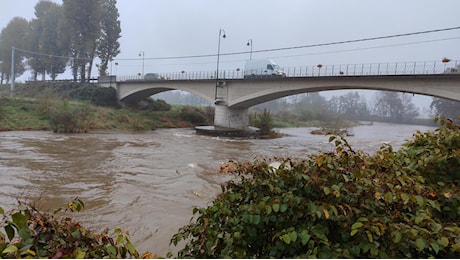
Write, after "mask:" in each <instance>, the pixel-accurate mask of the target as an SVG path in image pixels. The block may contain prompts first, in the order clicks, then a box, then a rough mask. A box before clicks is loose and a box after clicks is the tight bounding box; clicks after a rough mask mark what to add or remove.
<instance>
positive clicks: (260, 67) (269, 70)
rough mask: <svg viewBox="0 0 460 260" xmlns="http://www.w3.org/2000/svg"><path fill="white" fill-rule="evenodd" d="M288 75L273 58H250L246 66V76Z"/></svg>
mask: <svg viewBox="0 0 460 260" xmlns="http://www.w3.org/2000/svg"><path fill="white" fill-rule="evenodd" d="M260 77H264V78H266V77H286V73H285V72H284V71H283V70H282V69H281V67H280V66H279V65H278V64H276V63H275V62H274V61H273V60H270V59H265V60H248V61H246V64H245V66H244V78H260Z"/></svg>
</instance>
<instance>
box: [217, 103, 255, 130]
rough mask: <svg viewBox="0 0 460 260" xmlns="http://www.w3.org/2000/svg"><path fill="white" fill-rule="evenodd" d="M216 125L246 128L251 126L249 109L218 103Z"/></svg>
mask: <svg viewBox="0 0 460 260" xmlns="http://www.w3.org/2000/svg"><path fill="white" fill-rule="evenodd" d="M214 126H216V127H226V128H234V129H241V130H246V129H248V126H249V116H248V109H247V108H229V107H227V106H222V105H216V108H215V114H214Z"/></svg>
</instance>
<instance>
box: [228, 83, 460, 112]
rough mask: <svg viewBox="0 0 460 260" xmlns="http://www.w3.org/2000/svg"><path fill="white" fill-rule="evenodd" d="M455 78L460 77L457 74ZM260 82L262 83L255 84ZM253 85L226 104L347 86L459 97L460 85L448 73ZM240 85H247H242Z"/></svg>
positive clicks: (243, 104) (248, 104) (240, 105)
mask: <svg viewBox="0 0 460 260" xmlns="http://www.w3.org/2000/svg"><path fill="white" fill-rule="evenodd" d="M456 79H457V81H458V76H457V77H456ZM442 82H445V84H442ZM440 83H441V84H440ZM230 84H231V83H230ZM259 84H260V85H261V86H263V87H261V86H260V87H257V86H255V85H259ZM457 84H458V83H457ZM251 85H252V88H253V91H252V92H251V93H247V94H245V95H240V96H238V97H235V98H233V99H229V100H228V101H227V106H228V107H230V108H232V107H233V108H249V107H252V106H254V105H257V104H261V103H264V102H267V101H271V100H275V99H278V98H282V97H286V96H291V95H296V94H302V93H308V92H318V91H329V90H344V89H350V90H384V91H396V92H403V93H413V94H421V95H427V96H432V97H440V98H447V99H451V100H457V101H460V85H457V86H455V87H453V86H454V85H455V81H454V82H451V81H450V80H449V77H447V78H446V77H439V78H438V77H434V78H433V77H423V76H413V75H406V76H404V77H402V76H398V79H395V78H394V76H392V77H389V78H388V79H386V80H385V79H383V80H382V76H379V77H376V76H368V77H365V76H360V80H356V79H354V77H342V78H341V79H337V77H321V78H310V79H309V80H308V81H307V80H305V78H301V79H296V78H290V79H286V80H285V85H284V84H283V83H281V82H279V83H277V82H276V81H265V82H263V81H254V82H252V83H251ZM239 88H244V87H243V86H239ZM234 91H237V92H243V91H244V90H243V89H239V90H234Z"/></svg>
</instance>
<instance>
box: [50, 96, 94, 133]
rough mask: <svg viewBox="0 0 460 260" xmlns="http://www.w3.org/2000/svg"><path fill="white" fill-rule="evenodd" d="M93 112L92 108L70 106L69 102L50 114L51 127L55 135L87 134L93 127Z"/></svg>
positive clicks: (65, 101)
mask: <svg viewBox="0 0 460 260" xmlns="http://www.w3.org/2000/svg"><path fill="white" fill-rule="evenodd" d="M92 119H93V112H92V109H91V107H90V106H88V105H84V106H75V107H72V106H70V105H69V102H68V101H67V100H64V101H63V104H62V106H60V107H55V108H53V110H52V111H51V112H50V118H49V121H50V125H51V129H53V132H55V133H82V132H84V133H86V132H88V130H89V129H90V127H91V123H92Z"/></svg>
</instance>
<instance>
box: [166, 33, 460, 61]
mask: <svg viewBox="0 0 460 260" xmlns="http://www.w3.org/2000/svg"><path fill="white" fill-rule="evenodd" d="M458 39H460V37H451V38H443V39H434V40H426V41H416V42H406V43H397V44H389V45H379V46H371V47H363V48H352V49H344V50H333V51H323V52H312V53H303V54H295V55H283V56H276V57H273V58H289V57H300V56H314V55H321V54H330V53H340V52H352V51H362V50H371V49H380V48H388V47H395V46H404V45H414V44H421V43H430V42H439V41H448V40H458ZM241 61H245V60H244V59H243V60H242V59H238V60H227V61H222V62H221V63H234V62H241ZM213 63H214V62H194V63H163V64H162V65H165V66H177V65H205V64H213Z"/></svg>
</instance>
